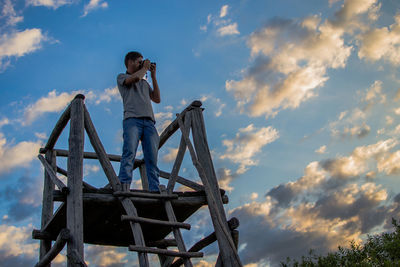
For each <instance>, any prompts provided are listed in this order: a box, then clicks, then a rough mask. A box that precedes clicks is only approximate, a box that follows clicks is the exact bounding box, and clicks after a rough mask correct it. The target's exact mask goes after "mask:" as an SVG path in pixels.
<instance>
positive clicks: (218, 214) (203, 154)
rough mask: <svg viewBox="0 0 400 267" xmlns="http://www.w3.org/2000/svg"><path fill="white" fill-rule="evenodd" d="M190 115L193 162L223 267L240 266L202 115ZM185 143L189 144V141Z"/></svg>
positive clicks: (194, 111)
mask: <svg viewBox="0 0 400 267" xmlns="http://www.w3.org/2000/svg"><path fill="white" fill-rule="evenodd" d="M191 113H192V116H193V117H192V134H193V142H194V146H195V148H196V155H194V156H195V160H194V161H196V160H198V162H196V163H195V166H196V168H197V170H198V171H199V175H200V178H201V180H202V182H203V185H204V187H205V188H206V196H207V201H208V208H209V211H210V215H211V220H212V222H213V225H214V229H215V234H216V236H217V240H218V246H219V249H220V253H221V256H222V261H223V265H224V266H232V267H236V266H242V263H241V260H240V258H239V255H238V254H237V251H236V248H235V244H234V242H233V240H232V236H231V234H230V231H229V228H228V224H227V222H226V216H225V211H224V207H223V203H222V199H221V194H220V193H219V192H220V190H219V186H218V181H217V178H216V175H215V170H214V165H213V163H212V159H211V153H210V151H209V147H208V143H207V134H206V131H205V126H204V118H203V114H202V111H201V110H200V109H199V108H196V109H193V110H192V111H191ZM181 124H182V123H181V122H180V127H181V129H182V128H183V126H182V125H181ZM187 141H188V142H190V140H187ZM190 146H191V144H190V145H189V144H188V147H190ZM192 150H193V149H192ZM192 155H193V153H192ZM196 157H197V159H196Z"/></svg>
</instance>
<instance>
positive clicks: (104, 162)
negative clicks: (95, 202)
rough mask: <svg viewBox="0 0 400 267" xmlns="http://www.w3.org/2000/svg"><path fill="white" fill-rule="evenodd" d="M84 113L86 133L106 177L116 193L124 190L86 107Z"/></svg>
mask: <svg viewBox="0 0 400 267" xmlns="http://www.w3.org/2000/svg"><path fill="white" fill-rule="evenodd" d="M84 113H85V129H86V133H87V135H88V137H89V140H90V143H91V144H92V146H93V149H94V151H96V154H97V156H98V158H99V162H100V165H101V167H102V168H103V170H104V173H105V174H106V177H107V179H108V181H109V182H110V184H111V186H112V188H113V189H114V191H120V190H121V189H122V187H121V183H120V181H119V179H118V177H117V175H116V174H115V171H114V168H113V166H112V165H111V162H110V160H109V159H108V157H107V153H106V151H105V149H104V147H103V144H102V143H101V141H100V138H99V135H98V134H97V131H96V128H95V127H94V125H93V122H92V119H91V118H90V115H89V112H88V111H87V109H86V107H84Z"/></svg>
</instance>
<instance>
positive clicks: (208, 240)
mask: <svg viewBox="0 0 400 267" xmlns="http://www.w3.org/2000/svg"><path fill="white" fill-rule="evenodd" d="M228 226H229V229H230V230H231V232H232V231H236V230H234V229H236V228H237V227H239V220H238V219H237V218H236V217H233V218H232V219H230V220H229V221H228ZM215 241H217V236H216V235H215V232H212V233H211V234H209V235H208V236H206V237H204V238H203V239H201V240H200V241H198V242H196V244H194V245H193V246H192V247H191V248H190V249H189V250H188V252H197V251H200V250H202V249H203V248H205V247H207V246H209V245H211V244H212V243H214V242H215ZM235 245H236V247H237V244H236V243H235ZM182 264H183V260H182V259H177V260H176V261H175V262H174V263H173V264H172V265H171V267H178V266H181V265H182Z"/></svg>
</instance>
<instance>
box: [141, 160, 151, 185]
mask: <svg viewBox="0 0 400 267" xmlns="http://www.w3.org/2000/svg"><path fill="white" fill-rule="evenodd" d="M139 171H140V179H141V180H142V188H143V189H144V190H149V180H148V179H147V172H146V164H145V163H144V162H143V163H142V164H140V166H139Z"/></svg>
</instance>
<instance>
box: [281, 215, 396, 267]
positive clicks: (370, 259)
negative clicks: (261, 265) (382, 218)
mask: <svg viewBox="0 0 400 267" xmlns="http://www.w3.org/2000/svg"><path fill="white" fill-rule="evenodd" d="M392 224H393V227H394V231H393V232H392V233H382V234H379V235H373V236H368V238H367V240H366V241H365V243H364V244H363V245H362V244H356V243H355V242H354V241H353V242H351V243H350V247H349V248H344V247H340V246H339V248H338V251H336V252H331V253H328V255H326V256H320V255H316V254H315V252H314V251H313V250H310V252H309V254H308V256H302V258H301V260H300V261H297V260H292V259H290V258H289V257H288V258H287V259H286V262H285V263H284V262H281V266H282V267H289V266H293V267H317V266H324V267H325V266H360V267H370V266H385V267H386V266H388V267H389V266H400V224H399V223H398V222H397V221H396V220H395V219H392Z"/></svg>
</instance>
